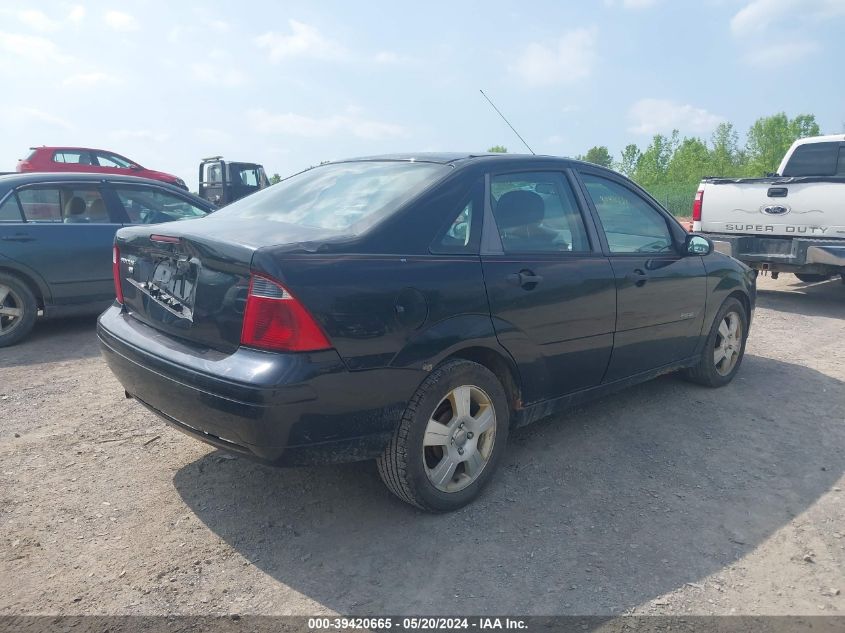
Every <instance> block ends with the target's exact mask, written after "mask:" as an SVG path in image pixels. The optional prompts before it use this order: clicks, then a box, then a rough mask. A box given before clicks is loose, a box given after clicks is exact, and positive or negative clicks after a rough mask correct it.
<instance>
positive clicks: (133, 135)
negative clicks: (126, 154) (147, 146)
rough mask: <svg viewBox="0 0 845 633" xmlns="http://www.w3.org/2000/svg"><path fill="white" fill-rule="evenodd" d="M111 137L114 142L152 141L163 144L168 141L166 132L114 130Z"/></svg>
mask: <svg viewBox="0 0 845 633" xmlns="http://www.w3.org/2000/svg"><path fill="white" fill-rule="evenodd" d="M111 137H112V138H113V139H114V140H116V141H127V140H134V141H152V142H154V143H165V142H167V141H168V140H170V134H168V133H167V132H153V131H151V130H115V131H114V132H112V133H111Z"/></svg>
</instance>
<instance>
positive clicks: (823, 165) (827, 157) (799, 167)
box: [781, 142, 839, 176]
mask: <svg viewBox="0 0 845 633" xmlns="http://www.w3.org/2000/svg"><path fill="white" fill-rule="evenodd" d="M838 157H839V143H837V142H831V143H808V144H807V145H799V146H798V147H796V148H795V151H794V152H792V156H791V157H790V159H789V162H788V163H787V164H786V167H784V169H783V173H782V174H781V176H834V175H836V171H837V169H836V162H837V159H838Z"/></svg>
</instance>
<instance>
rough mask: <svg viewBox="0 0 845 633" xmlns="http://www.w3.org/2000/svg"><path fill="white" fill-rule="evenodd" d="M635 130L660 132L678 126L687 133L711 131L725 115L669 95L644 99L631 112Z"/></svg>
mask: <svg viewBox="0 0 845 633" xmlns="http://www.w3.org/2000/svg"><path fill="white" fill-rule="evenodd" d="M628 117H629V118H630V119H631V120H632V122H633V125H632V126H631V127H630V128H628V129H629V130H630V131H631V132H633V133H635V134H657V133H661V132H663V133H665V132H670V131H671V130H674V129H677V130H680V131H681V132H683V133H691V134H707V133H709V132H711V131H712V130H713V128H715V127H716V126H717V125H718V124H719V123H721V122H722V121H724V118H723V117H721V116H719V115H716V114H713V113H711V112H708V111H707V110H705V109H703V108H696V107H695V106H691V105H689V104H682V103H677V102H676V101H671V100H669V99H640V100H639V101H637V102H636V103H634V105H632V106H631V109H630V110H629V112H628Z"/></svg>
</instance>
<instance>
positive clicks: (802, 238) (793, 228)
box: [692, 134, 845, 283]
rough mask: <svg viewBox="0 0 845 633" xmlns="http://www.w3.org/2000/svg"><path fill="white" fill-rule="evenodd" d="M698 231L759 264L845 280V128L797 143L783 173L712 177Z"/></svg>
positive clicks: (698, 201) (699, 201)
mask: <svg viewBox="0 0 845 633" xmlns="http://www.w3.org/2000/svg"><path fill="white" fill-rule="evenodd" d="M692 219H693V231H695V232H700V233H703V234H704V235H706V236H707V237H709V238H710V239H711V240H713V242H714V243H715V247H716V250H718V251H721V252H723V253H725V254H727V255H731V256H733V257H735V258H736V259H739V260H740V261H742V262H744V263H745V264H747V265H748V266H751V267H752V268H755V269H757V270H768V271H771V273H772V277H775V278H777V276H778V273H781V272H790V273H794V274H795V276H796V277H798V278H799V279H800V280H801V281H805V282H808V283H810V282H816V281H824V280H826V279H829V278H830V277H832V276H834V275H837V274H839V275H842V280H843V282H845V134H836V135H833V136H815V137H811V138H803V139H800V140H798V141H795V143H793V144H792V147H790V148H789V151H787V152H786V155H785V156H784V157H783V160H782V161H781V164H780V167H779V168H778V173H777V175H774V176H771V177H766V178H705V179H704V180H702V181H701V184H700V185H699V188H698V192H697V193H696V195H695V201H694V203H693V217H692Z"/></svg>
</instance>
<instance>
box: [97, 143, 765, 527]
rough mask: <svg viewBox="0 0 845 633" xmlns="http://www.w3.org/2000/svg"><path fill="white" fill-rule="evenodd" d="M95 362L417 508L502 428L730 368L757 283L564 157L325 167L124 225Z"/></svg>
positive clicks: (234, 444)
mask: <svg viewBox="0 0 845 633" xmlns="http://www.w3.org/2000/svg"><path fill="white" fill-rule="evenodd" d="M115 262H116V263H115V269H114V272H115V276H116V279H117V290H118V294H117V302H115V304H114V305H113V306H112V307H110V308H109V309H108V310H107V311H106V312H105V313H103V315H102V316H101V317H100V320H99V325H98V330H97V332H98V335H99V337H100V342H101V345H102V350H103V354H104V356H105V358H106V360H107V362H108V364H109V366H110V367H111V369H112V371H113V372H114V373H115V374H116V375H117V377H118V378H119V379H120V382H121V383H122V384H123V386H124V388H125V390H126V393H127V394H129V395H131V396H133V397H135V398H136V399H137V400H138V401H139V402H140V403H142V404H143V405H145V406H147V407H148V408H150V409H151V410H153V411H155V412H156V413H157V414H159V415H160V416H162V417H163V418H164V420H166V421H167V422H169V423H170V424H172V425H173V426H175V427H176V428H178V429H180V430H181V431H183V432H185V433H188V434H190V435H192V436H194V437H196V438H199V439H201V440H203V441H205V442H208V443H210V444H213V445H214V446H218V447H220V448H223V449H224V450H228V451H233V452H237V453H240V454H242V455H246V456H249V457H252V458H255V459H258V460H261V461H264V462H266V463H270V464H298V463H313V462H319V461H338V460H354V459H368V458H376V459H377V460H378V466H379V472H380V474H381V476H382V478H383V480H384V482H385V483H386V484H387V486H388V487H389V488H390V490H392V491H393V492H394V493H395V494H396V495H397V496H398V497H400V498H401V499H403V500H404V501H407V502H409V503H412V504H414V505H417V506H419V507H421V508H424V509H427V510H435V511H443V510H450V509H454V508H458V507H460V506H462V505H464V504H466V503H468V502H469V501H470V500H471V499H473V498H474V497H475V495H477V494H478V493H479V491H480V490H481V488H482V487H483V486H484V484H485V483H486V482H487V481H489V479H490V477H491V476H492V474H493V472H494V471H495V469H496V465H497V463H498V462H499V461H500V459H501V456H502V452H503V450H504V448H505V444H506V441H507V436H508V431H509V429H510V428H512V427H514V426H519V425H522V424H527V423H529V422H532V421H534V420H537V419H539V418H541V417H544V416H548V415H550V414H552V413H554V412H556V411H559V410H561V409H562V408H564V407H568V406H571V405H573V404H576V403H580V402H583V401H585V400H587V399H589V398H594V397H597V396H600V395H603V394H607V393H609V392H611V391H614V390H617V389H620V388H622V387H627V386H630V385H632V384H635V383H638V382H642V381H644V380H648V379H650V378H653V377H655V376H657V375H659V374H662V373H666V372H669V371H675V370H681V371H683V372H684V373H685V374H686V375H687V376H688V377H689V378H690V379H692V380H694V381H696V382H699V383H701V384H704V385H707V386H710V387H719V386H722V385H725V384H727V383H728V382H730V381H731V380H732V379H733V378H734V376H735V375H736V373H737V371H738V370H739V367H740V363H741V362H742V357H743V352H744V350H745V341H746V337H747V336H748V330H749V326H750V323H751V316H752V311H753V308H754V300H755V274H754V271H752V270H751V269H749V268H748V267H747V266H745V265H743V264H742V263H740V262H738V261H736V260H735V259H731V258H730V257H727V256H725V255H722V254H721V253H718V252H714V251H713V245H712V243H711V242H710V241H709V240H707V239H706V238H704V237H702V236H699V235H690V234H688V233H687V232H686V231H685V230H684V229H683V227H682V226H681V225H680V224H679V223H678V222H677V221H676V220H675V219H674V218H673V217H672V216H671V215H670V214H669V213H667V212H666V211H665V210H664V209H663V208H662V207H661V206H660V205H659V204H658V203H657V202H656V201H655V200H654V199H653V198H651V197H650V196H649V195H648V194H647V193H645V192H644V191H643V190H642V189H640V188H639V187H638V186H637V185H635V184H634V183H632V182H631V181H629V180H627V179H626V178H624V177H623V176H620V175H619V174H616V173H614V172H612V171H610V170H607V169H603V168H601V167H597V166H595V165H589V164H586V163H580V162H577V161H570V160H566V159H559V158H554V157H543V156H512V155H499V156H468V155H416V156H387V157H377V158H369V159H357V160H350V161H341V162H336V163H329V164H326V165H322V166H320V167H316V168H314V169H311V170H308V171H305V172H303V173H300V174H298V175H295V176H293V177H291V178H289V179H287V180H285V181H283V182H281V183H279V184H277V185H274V186H273V187H270V188H268V189H265V190H263V191H260V192H258V193H255V194H253V195H252V196H250V197H248V198H245V199H242V200H239V201H237V202H234V203H233V204H231V205H229V206H227V207H224V208H223V209H221V210H219V211H217V212H215V213H213V214H212V215H210V216H208V217H206V218H203V219H200V220H195V221H190V222H175V223H173V224H169V225H166V226H161V227H134V228H126V229H121V230H120V231H119V232H118V234H117V239H116V240H115Z"/></svg>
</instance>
